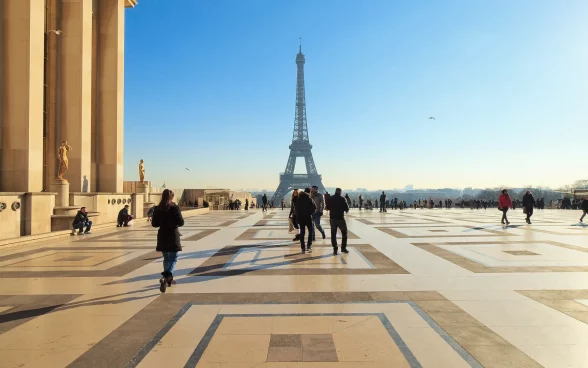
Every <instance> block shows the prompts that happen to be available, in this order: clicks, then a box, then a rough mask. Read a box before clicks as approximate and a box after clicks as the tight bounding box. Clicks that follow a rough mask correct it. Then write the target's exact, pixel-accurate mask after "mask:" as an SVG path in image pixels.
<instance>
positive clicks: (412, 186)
mask: <svg viewBox="0 0 588 368" xmlns="http://www.w3.org/2000/svg"><path fill="white" fill-rule="evenodd" d="M404 190H414V184H408V185H407V186H405V187H404Z"/></svg>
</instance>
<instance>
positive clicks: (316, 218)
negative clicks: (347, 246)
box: [310, 185, 327, 241]
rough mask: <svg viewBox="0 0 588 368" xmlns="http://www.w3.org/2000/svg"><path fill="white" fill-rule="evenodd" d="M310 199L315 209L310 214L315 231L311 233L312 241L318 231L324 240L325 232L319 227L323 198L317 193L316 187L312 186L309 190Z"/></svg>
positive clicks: (323, 207) (323, 206) (323, 203)
mask: <svg viewBox="0 0 588 368" xmlns="http://www.w3.org/2000/svg"><path fill="white" fill-rule="evenodd" d="M310 198H312V201H313V202H314V205H315V207H316V210H315V211H314V213H313V214H312V222H314V226H315V230H313V232H312V240H313V241H315V240H316V230H318V231H319V232H320V233H321V234H322V235H323V239H324V238H326V237H327V236H326V235H325V230H323V227H322V226H321V217H322V215H323V211H324V209H325V198H324V197H323V195H322V194H320V193H319V191H318V187H317V186H316V185H313V186H312V188H311V189H310Z"/></svg>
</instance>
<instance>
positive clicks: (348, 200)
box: [345, 193, 351, 208]
mask: <svg viewBox="0 0 588 368" xmlns="http://www.w3.org/2000/svg"><path fill="white" fill-rule="evenodd" d="M345 200H346V201H347V207H349V208H351V198H349V194H347V193H345Z"/></svg>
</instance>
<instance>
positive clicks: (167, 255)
mask: <svg viewBox="0 0 588 368" xmlns="http://www.w3.org/2000/svg"><path fill="white" fill-rule="evenodd" d="M173 199H174V192H172V191H171V190H169V189H166V190H164V191H163V193H162V194H161V202H159V205H158V206H157V207H155V211H154V212H153V219H152V220H151V226H153V227H158V228H159V231H158V232H157V248H156V250H157V251H158V252H161V253H162V254H163V272H162V273H161V276H162V278H161V279H159V283H160V285H161V286H160V287H159V290H160V291H161V292H162V293H165V290H166V288H167V287H168V286H172V284H173V283H174V276H173V273H172V272H173V271H174V267H175V265H176V262H177V261H178V252H180V251H181V250H182V245H181V244H180V231H179V230H178V228H179V227H180V226H184V218H183V217H182V213H181V212H180V208H179V207H178V206H177V205H176V204H175V203H173V202H172V201H173Z"/></svg>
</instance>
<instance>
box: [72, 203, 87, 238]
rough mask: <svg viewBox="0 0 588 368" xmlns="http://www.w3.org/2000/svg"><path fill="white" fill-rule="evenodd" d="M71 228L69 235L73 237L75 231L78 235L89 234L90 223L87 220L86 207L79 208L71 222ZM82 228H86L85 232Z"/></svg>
mask: <svg viewBox="0 0 588 368" xmlns="http://www.w3.org/2000/svg"><path fill="white" fill-rule="evenodd" d="M72 226H73V229H72V231H71V234H70V235H75V234H76V229H77V230H78V235H84V234H91V233H90V229H91V228H92V221H90V220H89V219H88V213H87V212H86V207H82V208H80V210H79V211H78V213H77V215H76V217H75V218H74V220H73V223H72ZM84 227H86V231H84Z"/></svg>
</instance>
